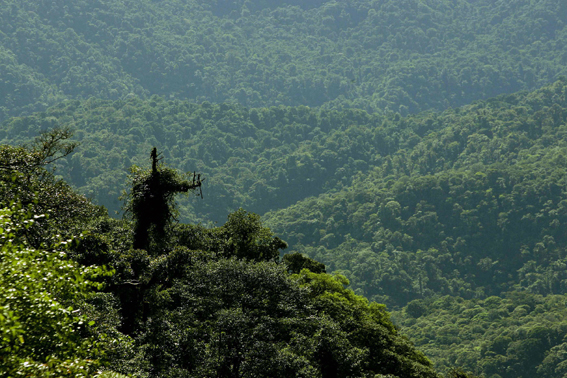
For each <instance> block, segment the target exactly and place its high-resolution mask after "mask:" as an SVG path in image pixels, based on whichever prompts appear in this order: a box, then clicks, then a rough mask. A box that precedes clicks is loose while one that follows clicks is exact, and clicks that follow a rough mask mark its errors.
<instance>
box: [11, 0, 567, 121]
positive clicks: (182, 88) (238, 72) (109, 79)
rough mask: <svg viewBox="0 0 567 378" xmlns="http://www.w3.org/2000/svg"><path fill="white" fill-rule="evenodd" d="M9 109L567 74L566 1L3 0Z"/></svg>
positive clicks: (419, 102) (477, 87)
mask: <svg viewBox="0 0 567 378" xmlns="http://www.w3.org/2000/svg"><path fill="white" fill-rule="evenodd" d="M1 5H2V6H1V7H0V68H1V69H0V120H2V119H4V118H6V117H7V116H14V115H20V114H22V113H29V112H31V111H37V110H44V109H45V108H46V107H47V106H50V105H54V104H55V103H57V102H59V101H61V100H63V99H87V98H89V97H97V98H105V99H112V100H117V99H126V98H128V97H131V96H141V97H146V98H147V97H149V96H151V95H153V94H158V95H161V96H164V97H166V98H167V99H170V98H175V99H184V100H185V99H186V100H191V101H196V102H199V103H200V102H203V101H211V102H216V103H221V102H233V103H240V104H242V105H245V106H248V107H265V106H272V105H287V106H298V105H305V106H312V107H313V106H323V107H325V108H328V109H345V108H353V107H354V108H361V109H365V110H367V111H372V112H384V111H393V112H399V113H401V114H402V115H406V114H408V113H416V112H419V111H422V110H427V109H438V110H440V109H445V108H448V107H455V106H460V105H464V104H468V103H470V102H472V101H474V100H478V99H486V98H489V97H492V96H495V95H498V94H501V93H512V92H515V91H518V90H522V89H534V88H538V87H540V86H541V85H543V84H547V83H550V82H552V81H554V80H556V79H557V77H558V75H560V74H566V73H567V71H566V68H565V64H566V63H567V53H565V51H567V29H566V28H565V20H566V18H567V6H566V5H565V2H564V1H561V0H545V1H523V0H514V1H494V0H480V1H478V0H475V1H473V0H455V1H452V2H444V1H436V0H435V1H432V0H428V1H423V0H404V1H400V0H347V1H323V0H318V1H309V2H299V1H278V2H276V1H261V0H252V1H250V0H237V1H220V0H219V1H200V0H187V1H182V0H162V1H151V0H115V1H107V0H98V1H70V0H61V1H35V0H3V1H2V2H1Z"/></svg>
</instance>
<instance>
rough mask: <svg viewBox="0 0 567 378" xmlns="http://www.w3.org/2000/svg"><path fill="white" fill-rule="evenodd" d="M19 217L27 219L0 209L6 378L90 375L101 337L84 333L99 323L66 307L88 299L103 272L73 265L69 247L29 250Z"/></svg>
mask: <svg viewBox="0 0 567 378" xmlns="http://www.w3.org/2000/svg"><path fill="white" fill-rule="evenodd" d="M13 217H21V215H18V209H17V208H12V209H6V208H5V209H2V210H1V211H0V332H1V335H2V339H1V343H0V359H1V360H2V367H1V368H0V374H1V375H2V376H6V377H15V376H21V375H25V376H34V377H61V376H64V375H65V376H66V375H69V374H71V375H73V376H75V377H86V376H90V375H91V374H92V373H93V371H94V368H96V366H97V361H96V359H97V358H99V357H100V354H99V350H97V342H96V339H95V338H84V337H82V336H81V333H84V332H85V330H86V329H87V328H89V327H92V326H93V325H94V321H92V320H90V319H88V318H87V317H86V316H84V315H83V314H81V310H80V309H77V310H74V309H73V308H72V307H69V306H68V305H66V303H67V304H68V303H70V301H72V300H73V299H80V298H81V297H82V296H85V295H86V293H87V292H88V289H89V287H91V286H92V285H93V282H92V281H90V280H92V279H93V278H95V277H96V275H97V274H98V273H100V271H99V270H97V269H95V268H85V267H80V266H78V265H77V264H75V263H73V262H72V261H70V260H69V259H68V258H67V257H66V253H65V246H64V244H65V243H61V244H59V245H58V246H55V247H54V248H55V249H54V250H52V251H45V250H36V249H32V248H30V247H28V246H26V245H25V244H24V243H23V242H22V241H21V240H18V239H17V238H16V235H17V231H18V228H20V227H22V225H17V224H14V223H13V222H12V220H11V218H13ZM21 219H22V221H24V219H25V218H21ZM25 224H27V225H32V224H33V220H25Z"/></svg>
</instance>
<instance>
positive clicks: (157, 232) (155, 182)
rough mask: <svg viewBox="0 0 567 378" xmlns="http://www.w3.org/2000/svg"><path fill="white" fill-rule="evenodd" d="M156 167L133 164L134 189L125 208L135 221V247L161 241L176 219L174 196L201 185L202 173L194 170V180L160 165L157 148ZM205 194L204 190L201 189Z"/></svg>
mask: <svg viewBox="0 0 567 378" xmlns="http://www.w3.org/2000/svg"><path fill="white" fill-rule="evenodd" d="M150 156H151V159H152V169H151V170H150V171H148V170H143V169H141V168H139V167H136V166H134V167H132V168H131V173H132V189H131V191H130V193H128V195H127V196H126V198H127V200H126V206H125V210H126V213H127V214H130V216H131V217H132V220H133V221H134V241H133V247H134V249H145V250H149V249H150V244H151V242H152V241H153V242H154V243H157V244H159V243H161V242H162V241H163V240H164V237H165V235H166V231H167V228H168V226H169V225H170V224H171V222H172V221H173V220H174V219H175V215H176V210H175V205H174V197H175V195H176V194H178V193H187V192H189V191H190V190H195V189H197V188H199V189H200V188H201V183H202V180H201V175H200V174H199V175H197V174H195V173H193V179H192V181H189V180H186V179H185V177H183V176H182V175H180V174H179V173H177V171H175V170H174V169H171V168H167V167H164V166H162V165H161V164H159V161H160V160H161V159H160V158H159V155H158V153H157V149H156V148H155V147H154V148H153V149H152V152H151V155H150ZM199 193H200V195H201V197H202V192H199Z"/></svg>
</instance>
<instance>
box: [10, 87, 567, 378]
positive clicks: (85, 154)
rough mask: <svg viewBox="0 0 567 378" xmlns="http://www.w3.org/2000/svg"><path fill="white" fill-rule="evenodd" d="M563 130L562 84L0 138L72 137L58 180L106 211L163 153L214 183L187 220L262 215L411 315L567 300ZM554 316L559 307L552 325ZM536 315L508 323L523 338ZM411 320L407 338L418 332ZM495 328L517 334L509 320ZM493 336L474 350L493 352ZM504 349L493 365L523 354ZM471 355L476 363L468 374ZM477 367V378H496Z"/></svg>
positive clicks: (145, 113) (150, 104) (165, 118)
mask: <svg viewBox="0 0 567 378" xmlns="http://www.w3.org/2000/svg"><path fill="white" fill-rule="evenodd" d="M566 119H567V82H566V81H565V80H560V81H558V82H556V83H554V84H553V85H550V86H547V87H544V88H542V89H540V90H538V91H534V92H522V93H517V94H513V95H504V96H500V97H497V98H494V99H491V100H489V101H480V102H476V103H474V104H472V105H469V106H465V107H462V108H457V109H454V110H447V111H444V112H439V113H433V112H429V113H421V114H418V115H415V116H409V117H400V116H399V115H390V116H385V115H370V114H368V113H366V112H364V111H360V110H346V111H342V112H340V111H329V110H321V109H310V108H307V107H272V108H258V109H246V108H243V107H240V106H238V105H223V104H221V105H214V104H209V103H204V104H201V105H196V104H191V103H188V102H182V101H179V100H167V101H166V100H164V99H161V98H159V97H154V98H152V99H150V100H147V101H143V100H138V99H131V100H127V101H121V100H117V101H108V100H88V101H85V102H79V101H70V102H64V103H62V104H61V105H59V106H57V107H54V108H51V109H49V110H48V111H46V112H43V113H37V114H34V115H33V116H27V117H18V118H13V119H11V120H9V121H6V122H5V123H4V125H3V126H4V127H3V130H4V136H5V138H8V139H10V140H18V139H19V140H25V139H27V138H30V137H31V136H33V135H36V134H37V133H38V132H39V131H41V130H43V129H49V128H52V127H56V126H62V125H65V126H71V127H72V128H74V129H75V130H76V134H75V137H76V139H78V140H79V141H81V142H82V145H81V147H79V148H78V149H77V150H76V152H75V153H74V154H72V155H70V156H69V157H68V158H67V159H61V160H59V161H57V162H56V163H57V165H58V174H60V175H61V176H60V177H68V178H69V179H71V180H72V181H74V182H75V184H76V185H77V186H79V187H80V188H82V190H83V191H84V192H86V193H90V194H93V195H94V196H95V198H97V199H98V200H100V201H103V203H104V201H108V199H110V198H112V197H114V198H116V196H117V195H118V194H119V192H120V190H121V189H122V188H124V182H125V181H126V176H127V168H128V167H129V166H130V165H131V164H133V163H137V164H138V165H140V166H147V165H148V164H149V154H148V153H147V151H149V150H150V149H151V146H153V145H156V146H158V148H159V151H161V152H163V154H162V155H160V156H161V157H162V158H164V159H167V161H168V162H171V163H172V165H173V166H176V167H178V168H179V169H181V170H183V171H187V170H189V171H191V172H192V171H197V172H199V173H201V174H202V176H203V177H204V178H205V179H206V181H205V183H206V185H205V186H204V188H203V190H204V195H205V199H204V200H201V199H198V198H197V199H190V200H189V201H186V202H184V203H183V205H182V206H181V207H180V215H181V219H183V220H191V221H197V220H199V221H204V222H207V221H211V220H213V221H219V222H222V221H223V213H224V214H227V213H229V212H230V211H232V210H235V209H237V208H238V207H239V206H243V205H244V206H245V207H246V208H247V209H250V210H253V211H256V212H259V213H266V214H265V216H264V219H265V220H266V223H267V224H268V225H270V227H271V228H272V229H273V230H274V231H275V232H276V233H277V235H279V236H280V237H282V238H283V239H284V240H286V241H287V242H288V243H289V244H290V247H291V248H290V249H291V251H298V252H301V253H304V254H306V255H308V256H310V257H312V258H315V259H316V260H318V261H321V262H323V263H324V264H325V265H326V266H327V269H328V271H340V272H341V273H342V274H344V275H345V276H346V277H348V278H349V280H350V282H351V287H352V288H353V289H354V290H355V292H356V293H357V294H360V295H364V296H365V297H367V298H369V299H371V300H373V301H376V302H378V303H385V304H387V305H388V306H390V307H391V308H393V309H402V308H404V307H405V306H410V307H411V306H414V307H415V306H417V305H416V303H419V302H415V300H422V299H428V298H432V299H431V300H433V299H435V298H437V297H438V296H439V295H451V296H453V297H458V298H464V299H462V300H465V301H472V300H483V299H484V298H487V297H489V296H499V297H501V298H506V296H507V295H511V294H509V293H513V292H527V293H530V295H532V296H533V295H544V296H545V295H550V294H555V295H563V294H565V290H566V289H565V288H566V287H567V284H566V282H567V281H566V280H567V277H566V276H565V269H564V267H565V266H567V261H566V256H565V254H564V253H563V251H564V250H565V242H566V240H565V237H564V235H565V234H566V230H564V227H565V226H564V225H565V223H566V220H565V215H566V214H567V211H566V205H565V186H566V181H565V180H566V177H565V165H566V164H567V162H566V160H565V156H567V150H566V148H567V146H566V145H565V142H564V139H565V137H564V133H565V130H566V129H565V127H566ZM113 201H115V202H107V203H108V204H109V205H111V206H112V205H113V204H114V203H118V202H117V200H116V199H114V200H113ZM115 208H116V206H115ZM224 216H225V217H226V215H224ZM522 298H528V297H522ZM529 298H532V297H529ZM534 298H535V297H534ZM538 298H540V297H538ZM541 298H543V297H541ZM541 298H540V299H537V301H540V302H542V301H545V299H541ZM428 300H429V299H428ZM526 300H527V299H526ZM529 300H530V301H533V300H535V299H529ZM423 303H424V304H420V305H419V306H418V307H420V306H421V307H424V308H425V310H423V311H424V312H423V314H426V313H429V314H432V315H431V316H434V312H427V311H426V309H427V306H430V305H429V304H428V303H430V302H423ZM469 303H470V304H469ZM514 303H519V302H518V300H516V302H514ZM542 303H543V302H542ZM520 305H521V304H517V305H516V306H515V307H517V306H520ZM463 306H465V307H464V308H468V307H471V306H472V307H474V306H475V304H474V302H466V303H465V304H464V305H463ZM511 306H512V305H511V304H507V305H506V306H505V307H506V311H508V312H511V311H512V310H513V308H512V307H511ZM410 307H405V308H406V309H405V310H403V311H402V313H406V312H405V311H408V310H407V309H408V308H410ZM533 309H534V307H533V306H532V307H529V311H533ZM409 311H410V313H411V311H412V310H409ZM419 311H421V310H419ZM419 311H418V313H419ZM557 311H559V309H557V308H556V307H553V306H552V307H550V310H549V312H550V314H553V313H555V312H557ZM414 314H415V312H414ZM491 316H492V315H491ZM499 316H508V315H505V314H504V313H502V314H501V315H499ZM510 316H512V315H510ZM550 316H552V317H555V318H554V319H556V320H550V321H551V323H553V324H554V327H558V328H557V334H556V335H555V336H554V337H553V339H549V340H555V341H549V342H547V344H545V345H543V346H542V345H540V344H537V345H536V344H534V345H532V347H533V348H540V349H538V350H540V352H538V353H539V354H538V353H536V352H535V350H532V349H529V347H528V346H526V345H524V346H523V347H525V348H528V349H526V350H527V351H526V352H525V353H528V354H530V355H532V356H533V359H532V360H531V361H532V362H531V365H530V366H531V369H532V370H530V371H531V372H532V373H533V372H534V371H535V370H534V369H538V366H539V368H541V369H544V368H543V367H542V366H543V365H541V364H543V363H544V357H546V356H547V354H546V353H548V351H551V349H552V348H555V347H559V345H560V344H561V342H560V341H561V340H562V337H563V336H565V334H566V333H565V331H564V328H563V326H561V325H560V324H562V323H561V320H560V319H561V318H562V315H561V314H560V313H557V314H556V315H550ZM414 317H415V315H414ZM400 319H401V318H400ZM467 319H468V318H467ZM467 319H464V320H462V321H463V322H465V323H466V322H467V321H468V320H467ZM531 319H532V318H530V317H528V318H525V319H524V320H522V319H519V320H518V322H519V323H517V324H516V325H515V326H514V327H519V326H520V325H525V327H527V328H526V329H529V328H530V327H531V326H530V324H533V321H532V320H531ZM489 320H490V321H488V323H486V324H497V323H494V321H496V318H494V319H492V318H490V317H489ZM530 322H531V323H530ZM556 322H559V323H556ZM402 324H403V325H406V326H407V327H408V328H407V331H408V332H409V333H410V335H412V334H413V332H416V335H419V332H421V331H419V330H418V331H419V332H418V331H414V330H413V329H412V328H411V322H409V323H408V322H407V321H404V322H402ZM463 324H464V323H463ZM518 324H519V325H518ZM499 327H500V331H501V332H502V333H504V334H507V333H511V332H515V331H513V330H512V329H510V328H509V327H512V325H511V324H510V323H509V322H507V323H503V324H501V325H499ZM507 327H508V328H507ZM432 332H433V331H432ZM479 332H480V331H479ZM483 332H485V331H483ZM526 332H527V331H526ZM420 337H421V336H420ZM455 337H456V336H455ZM489 337H490V334H488V335H485V336H483V337H482V338H479V339H478V340H477V341H476V345H477V346H478V345H479V343H481V344H482V342H484V343H488V344H487V345H489V344H490V343H491V342H492V341H491V339H489ZM510 337H511V338H512V340H515V339H514V338H513V337H512V336H510ZM542 337H544V336H542ZM546 337H547V336H546ZM484 338H486V339H484ZM418 340H422V339H418ZM454 340H460V341H459V342H462V344H460V345H461V346H460V347H459V348H462V350H461V349H458V350H457V349H455V355H467V353H468V354H471V355H472V356H474V358H478V359H484V360H483V363H482V364H481V365H479V366H485V365H486V364H488V365H486V366H489V365H490V364H489V363H488V362H486V361H485V360H486V359H490V358H493V355H492V354H490V353H488V352H487V353H484V354H481V355H479V354H478V353H480V351H479V350H478V349H475V348H477V346H474V344H470V343H468V341H467V340H469V341H470V337H469V339H467V338H464V337H461V338H460V339H459V338H457V339H454ZM482 340H484V341H482ZM432 341H433V345H435V346H436V348H437V347H438V348H439V349H435V348H433V349H430V350H431V351H432V353H433V355H434V356H435V355H438V356H442V355H443V353H442V352H437V351H436V350H442V348H447V347H448V346H447V345H445V346H444V347H443V345H444V343H445V341H443V340H441V341H440V339H439V340H438V339H435V340H432ZM481 341H482V342H481ZM482 345H484V344H482ZM514 345H515V344H514ZM530 345H531V344H530ZM430 346H431V345H430ZM488 347H489V346H486V348H488ZM451 348H453V347H451ZM467 348H468V349H467ZM541 348H543V349H541ZM453 349H454V348H453ZM506 350H507V349H506ZM495 353H496V352H495ZM500 353H507V352H506V351H505V350H504V349H502V350H500ZM510 353H511V355H510V356H509V357H508V358H507V359H505V360H503V361H502V360H498V361H500V362H498V364H500V365H498V364H497V365H498V366H504V367H506V366H510V364H511V363H512V362H513V361H516V360H518V359H520V357H518V355H517V353H516V351H515V350H510ZM549 353H550V352H549ZM538 356H539V357H538ZM459 358H460V357H459ZM468 358H469V359H468V360H465V362H466V364H468V365H467V367H468V368H469V369H471V370H472V369H475V365H474V364H473V363H471V362H470V361H471V358H472V357H470V356H469V357H468ZM494 358H495V357H494ZM459 361H461V360H459V359H458V358H455V359H453V360H450V359H449V357H447V355H444V357H443V358H441V360H440V361H438V362H439V363H440V364H442V366H454V365H459V364H460V365H464V364H465V363H464V362H459ZM467 361H469V362H467ZM547 361H548V362H546V363H547V364H549V363H552V362H549V360H547ZM554 361H555V360H554ZM485 362H486V364H485ZM553 363H555V362H553ZM540 365H541V366H540ZM490 366H492V365H490ZM482 369H484V368H481V367H478V368H477V370H476V372H477V373H483V372H488V371H491V370H490V368H489V367H486V369H484V370H482ZM502 369H503V367H502ZM515 369H516V368H515ZM546 369H549V367H548V368H546ZM510 371H514V372H515V373H513V374H518V373H517V372H518V371H528V370H526V369H524V368H521V367H520V368H517V369H516V370H510ZM498 374H500V375H501V376H503V377H504V375H502V374H501V373H498ZM510 374H512V373H509V375H507V376H509V377H513V376H518V375H513V374H512V375H510ZM526 374H527V375H525V376H526V377H527V376H529V374H528V373H526ZM530 374H531V373H530Z"/></svg>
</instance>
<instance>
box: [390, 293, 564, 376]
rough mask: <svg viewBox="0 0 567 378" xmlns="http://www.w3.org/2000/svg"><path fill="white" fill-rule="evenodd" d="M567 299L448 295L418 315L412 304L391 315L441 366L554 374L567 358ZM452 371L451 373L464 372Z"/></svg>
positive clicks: (425, 303) (487, 372) (486, 373)
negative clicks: (566, 302)
mask: <svg viewBox="0 0 567 378" xmlns="http://www.w3.org/2000/svg"><path fill="white" fill-rule="evenodd" d="M565 300H566V297H565V295H549V296H545V297H544V296H542V295H537V294H529V293H525V292H523V293H522V292H511V293H509V294H507V295H506V296H505V297H503V298H502V297H488V298H486V299H483V300H481V299H472V300H464V299H462V298H458V297H457V298H455V297H449V296H447V297H441V298H439V299H435V300H434V299H431V300H424V301H422V302H421V304H422V305H423V306H424V307H425V308H426V311H425V312H426V313H425V314H422V315H421V316H420V317H419V318H416V317H415V316H413V315H411V314H410V313H409V311H408V308H409V306H408V308H406V309H405V311H399V312H394V314H393V317H394V319H395V321H396V323H397V324H399V325H400V326H401V330H402V332H405V333H407V334H409V335H411V339H412V341H414V342H415V343H416V346H417V347H418V348H419V349H420V350H422V351H423V352H424V353H425V354H426V355H428V356H430V357H431V358H432V359H433V360H434V361H435V363H436V365H437V366H438V368H440V370H442V371H443V370H446V371H447V370H450V369H451V367H453V366H462V367H463V368H465V369H468V370H471V371H473V372H474V373H476V374H478V375H481V376H486V377H494V376H500V377H502V378H508V377H509V378H512V377H534V376H537V377H545V378H547V377H550V378H551V377H557V376H560V374H561V371H562V366H563V365H564V362H565V355H564V354H563V352H562V351H563V350H564V348H565V344H564V340H565V337H566V336H567V323H565V315H566V314H565V311H566V310H565ZM411 303H413V302H411ZM411 303H410V304H411ZM451 374H453V375H451ZM454 374H455V373H450V374H449V377H453V376H455V377H461V376H463V377H464V376H466V375H454ZM459 374H461V373H459ZM558 374H559V375H558Z"/></svg>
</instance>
